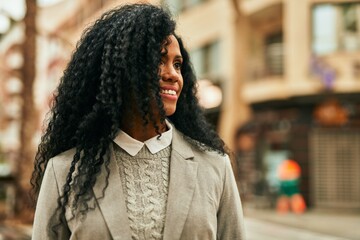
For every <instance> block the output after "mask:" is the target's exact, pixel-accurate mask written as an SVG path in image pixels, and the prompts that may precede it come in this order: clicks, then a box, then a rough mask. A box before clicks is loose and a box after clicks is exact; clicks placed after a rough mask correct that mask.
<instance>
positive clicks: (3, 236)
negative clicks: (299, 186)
mask: <svg viewBox="0 0 360 240" xmlns="http://www.w3.org/2000/svg"><path fill="white" fill-rule="evenodd" d="M245 229H246V235H247V240H348V239H347V238H340V237H335V236H330V235H325V234H321V233H316V232H312V231H309V230H303V229H299V228H294V227H289V226H285V225H282V224H277V223H271V222H267V221H263V220H258V219H254V218H250V217H247V218H246V219H245ZM30 239H31V238H30V236H27V235H25V234H24V232H22V231H19V230H17V229H14V228H7V227H4V226H1V225H0V240H30Z"/></svg>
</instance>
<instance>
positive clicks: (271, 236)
mask: <svg viewBox="0 0 360 240" xmlns="http://www.w3.org/2000/svg"><path fill="white" fill-rule="evenodd" d="M245 228H246V233H247V240H260V239H264V240H309V239H314V240H315V239H316V240H344V239H348V238H342V237H335V236H331V235H327V234H322V233H317V232H313V231H309V230H304V229H299V228H295V227H289V226H285V225H281V224H277V223H269V222H266V221H263V220H258V219H254V218H247V219H246V222H245Z"/></svg>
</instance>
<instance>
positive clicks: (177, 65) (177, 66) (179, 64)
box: [174, 62, 182, 70]
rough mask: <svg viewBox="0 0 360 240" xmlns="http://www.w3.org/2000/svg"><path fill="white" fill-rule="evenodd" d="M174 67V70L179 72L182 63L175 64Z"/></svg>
mask: <svg viewBox="0 0 360 240" xmlns="http://www.w3.org/2000/svg"><path fill="white" fill-rule="evenodd" d="M174 67H175V69H177V70H180V69H181V67H182V63H181V62H176V63H175V64H174Z"/></svg>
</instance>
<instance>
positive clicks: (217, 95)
mask: <svg viewBox="0 0 360 240" xmlns="http://www.w3.org/2000/svg"><path fill="white" fill-rule="evenodd" d="M190 56H191V62H192V64H193V66H194V70H195V73H196V76H197V79H198V84H199V85H198V87H199V89H198V98H199V104H200V105H201V106H202V107H203V108H205V116H206V118H207V120H208V121H209V122H210V123H211V124H212V125H213V126H217V123H218V119H219V111H220V105H221V103H222V95H223V92H222V88H221V85H222V84H221V83H222V81H221V74H220V42H219V41H215V42H212V43H210V44H207V45H205V46H203V47H201V48H198V49H196V50H194V51H192V52H191V53H190Z"/></svg>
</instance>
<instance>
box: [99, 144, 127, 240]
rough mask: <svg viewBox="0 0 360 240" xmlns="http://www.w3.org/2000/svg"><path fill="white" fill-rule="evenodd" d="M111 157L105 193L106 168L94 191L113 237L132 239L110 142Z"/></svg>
mask: <svg viewBox="0 0 360 240" xmlns="http://www.w3.org/2000/svg"><path fill="white" fill-rule="evenodd" d="M110 158H111V159H110V163H109V169H110V175H109V180H108V186H107V188H106V190H105V193H104V194H103V188H104V186H105V185H106V170H105V168H104V169H103V170H102V171H101V174H100V175H99V177H98V179H97V181H96V184H95V186H94V188H93V191H94V194H95V196H96V200H97V202H98V204H99V207H100V210H101V212H102V214H103V216H104V219H105V222H106V224H107V226H108V228H109V230H110V233H111V235H112V237H113V239H114V240H119V239H131V232H130V225H129V220H128V216H127V211H126V205H125V197H124V194H123V190H122V186H121V180H120V176H119V171H118V167H117V164H116V160H115V156H114V150H113V145H112V144H110ZM114 203H116V204H114Z"/></svg>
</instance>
